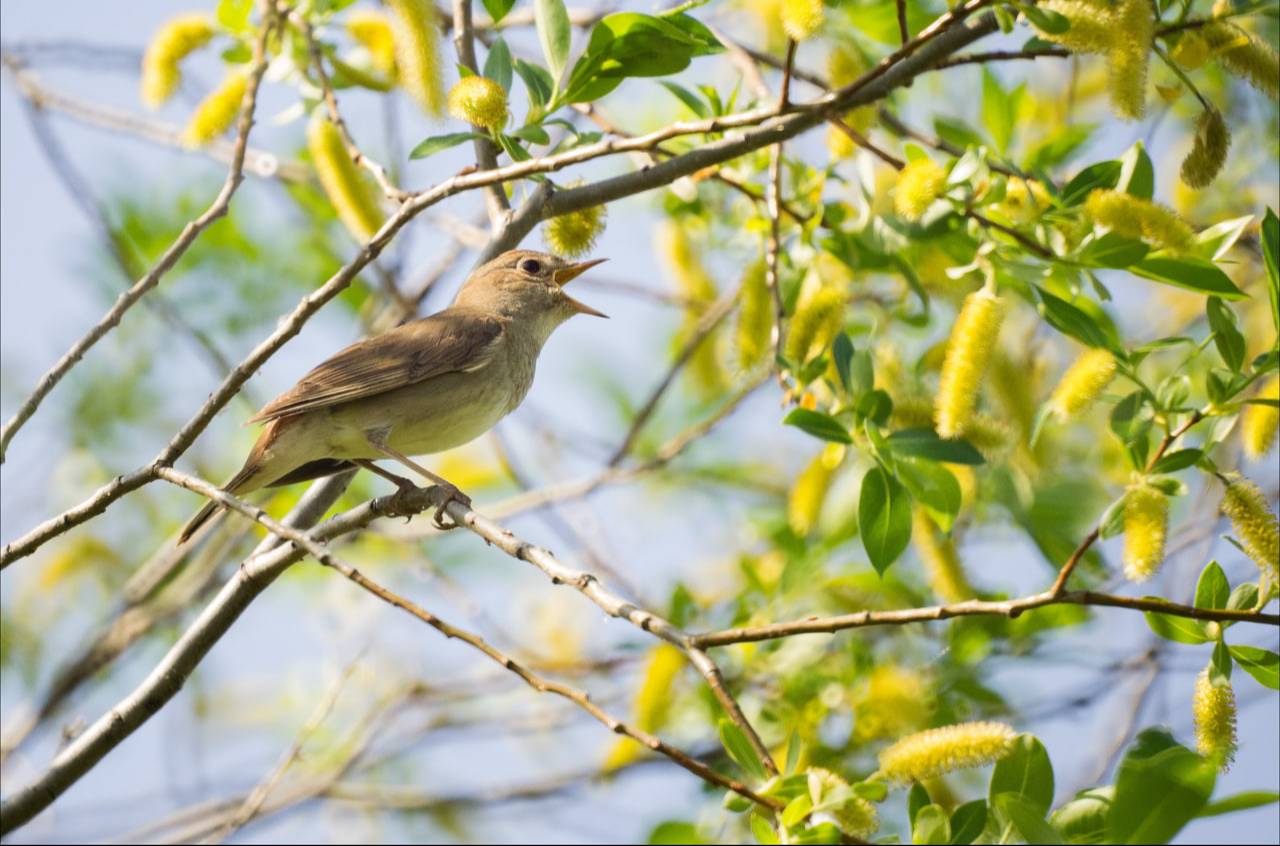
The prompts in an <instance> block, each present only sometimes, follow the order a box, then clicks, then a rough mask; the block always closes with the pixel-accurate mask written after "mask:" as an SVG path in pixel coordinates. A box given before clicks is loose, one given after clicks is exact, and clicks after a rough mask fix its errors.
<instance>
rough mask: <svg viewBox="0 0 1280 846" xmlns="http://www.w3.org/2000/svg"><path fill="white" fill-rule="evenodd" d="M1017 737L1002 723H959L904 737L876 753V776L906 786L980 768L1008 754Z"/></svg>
mask: <svg viewBox="0 0 1280 846" xmlns="http://www.w3.org/2000/svg"><path fill="white" fill-rule="evenodd" d="M1015 737H1017V733H1016V732H1015V731H1014V730H1013V729H1012V728H1011V727H1010V726H1007V725H1005V724H1004V723H994V722H977V723H960V724H959V725H953V726H943V727H942V728H935V729H929V730H928V731H922V732H920V733H918V734H912V735H908V736H907V737H904V738H903V739H902V740H899V741H898V742H897V743H895V744H893V745H892V746H890V747H889V748H888V749H885V750H884V751H883V752H881V753H880V772H879V774H880V776H881V777H883V778H884V779H885V780H886V781H891V782H896V783H898V784H910V783H911V782H914V781H924V780H925V779H930V778H934V777H936V776H940V775H944V774H946V773H949V772H952V771H953V770H960V769H965V768H968V767H981V766H983V765H985V764H990V763H992V762H994V761H998V760H999V759H1001V758H1003V757H1004V756H1005V755H1007V754H1008V753H1009V750H1010V749H1011V748H1012V747H1013V741H1014V738H1015Z"/></svg>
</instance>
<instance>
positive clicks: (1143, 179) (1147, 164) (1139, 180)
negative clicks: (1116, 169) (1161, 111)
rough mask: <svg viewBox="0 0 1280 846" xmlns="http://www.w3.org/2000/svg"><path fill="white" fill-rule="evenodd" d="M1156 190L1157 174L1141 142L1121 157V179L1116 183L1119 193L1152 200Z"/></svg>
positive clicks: (1136, 142)
mask: <svg viewBox="0 0 1280 846" xmlns="http://www.w3.org/2000/svg"><path fill="white" fill-rule="evenodd" d="M1155 188H1156V172H1155V168H1154V167H1152V166H1151V157H1150V156H1148V155H1147V149H1146V147H1145V146H1143V144H1142V142H1141V141H1135V142H1134V144H1133V146H1132V147H1130V148H1129V149H1128V150H1126V151H1125V154H1124V155H1123V156H1121V157H1120V179H1119V181H1118V182H1117V183H1116V190H1117V191H1124V192H1125V193H1127V194H1132V195H1133V196H1135V197H1141V198H1142V199H1144V200H1150V199H1151V195H1152V194H1153V193H1154V192H1155Z"/></svg>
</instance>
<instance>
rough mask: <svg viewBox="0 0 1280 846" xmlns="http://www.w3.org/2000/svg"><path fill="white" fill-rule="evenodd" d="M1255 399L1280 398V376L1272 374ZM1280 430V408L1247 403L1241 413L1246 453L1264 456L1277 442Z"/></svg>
mask: <svg viewBox="0 0 1280 846" xmlns="http://www.w3.org/2000/svg"><path fill="white" fill-rule="evenodd" d="M1255 399H1269V400H1280V376H1272V377H1271V378H1270V379H1268V380H1267V382H1266V384H1264V385H1263V386H1262V387H1261V388H1260V389H1259V390H1258V393H1257V394H1256V395H1255ZM1277 430H1280V409H1277V408H1276V407H1275V406H1273V405H1246V406H1245V407H1244V411H1242V412H1241V413H1240V440H1241V442H1243V444H1244V454H1245V455H1247V456H1249V457H1250V458H1252V459H1255V460H1257V459H1259V458H1262V457H1263V456H1264V455H1266V454H1267V452H1268V451H1269V450H1270V449H1271V445H1272V444H1273V443H1275V440H1276V431H1277Z"/></svg>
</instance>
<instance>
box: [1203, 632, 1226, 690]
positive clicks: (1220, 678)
mask: <svg viewBox="0 0 1280 846" xmlns="http://www.w3.org/2000/svg"><path fill="white" fill-rule="evenodd" d="M1208 669H1209V681H1210V682H1211V683H1213V684H1214V685H1216V686H1218V687H1223V686H1225V685H1228V684H1230V683H1231V654H1230V653H1229V652H1227V644H1226V641H1224V640H1222V639H1219V640H1218V642H1217V643H1215V644H1214V645H1213V654H1212V655H1211V656H1210V658H1209V667H1208Z"/></svg>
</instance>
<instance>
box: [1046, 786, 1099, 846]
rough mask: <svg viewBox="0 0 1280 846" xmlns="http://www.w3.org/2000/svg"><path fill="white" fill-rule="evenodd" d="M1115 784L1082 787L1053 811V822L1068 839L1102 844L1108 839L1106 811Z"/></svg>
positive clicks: (1072, 841)
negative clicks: (1072, 797)
mask: <svg viewBox="0 0 1280 846" xmlns="http://www.w3.org/2000/svg"><path fill="white" fill-rule="evenodd" d="M1114 795H1115V788H1114V787H1112V786H1110V785H1108V786H1106V787H1095V788H1092V789H1090V790H1082V791H1080V792H1079V793H1077V794H1076V796H1075V798H1074V799H1072V800H1071V801H1070V802H1067V803H1066V804H1065V805H1063V806H1062V807H1061V808H1059V809H1058V810H1056V811H1054V812H1053V816H1052V817H1051V818H1050V822H1051V823H1052V824H1053V827H1054V828H1055V829H1057V830H1058V833H1059V834H1061V835H1062V837H1063V838H1064V839H1065V840H1066V841H1067V842H1068V843H1081V844H1099V843H1105V842H1106V841H1107V814H1108V813H1109V812H1110V811H1111V799H1112V797H1113V796H1114Z"/></svg>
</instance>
